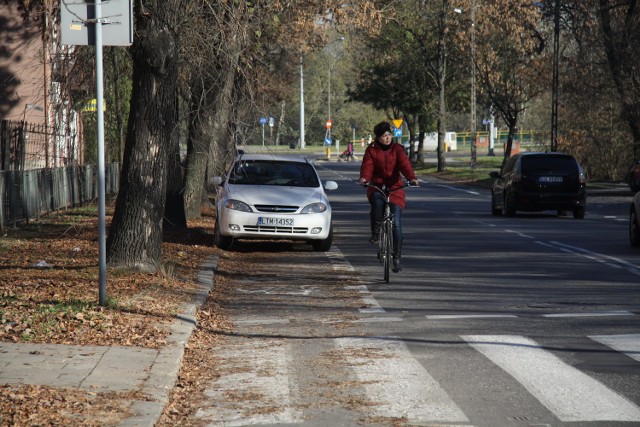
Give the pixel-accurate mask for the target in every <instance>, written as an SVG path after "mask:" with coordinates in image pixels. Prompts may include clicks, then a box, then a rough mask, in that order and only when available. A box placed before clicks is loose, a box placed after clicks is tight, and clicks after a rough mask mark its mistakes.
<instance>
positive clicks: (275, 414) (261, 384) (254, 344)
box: [196, 339, 304, 426]
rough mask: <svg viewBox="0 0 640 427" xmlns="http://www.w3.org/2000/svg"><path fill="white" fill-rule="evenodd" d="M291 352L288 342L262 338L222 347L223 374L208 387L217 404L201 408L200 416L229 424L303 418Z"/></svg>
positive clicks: (292, 421)
mask: <svg viewBox="0 0 640 427" xmlns="http://www.w3.org/2000/svg"><path fill="white" fill-rule="evenodd" d="M289 352H290V345H289V344H288V343H286V342H282V341H269V340H259V339H255V340H244V342H243V344H240V345H238V346H237V347H236V346H233V345H232V346H231V347H230V348H229V349H226V350H218V351H217V355H218V356H219V360H220V364H221V368H222V369H221V372H222V375H221V376H220V377H219V378H218V379H217V380H216V381H215V382H213V383H212V384H210V386H209V388H208V389H207V390H206V391H205V395H206V396H207V397H210V398H212V399H211V401H212V402H216V403H215V405H216V406H215V407H211V408H200V409H198V411H197V413H196V417H198V418H204V419H205V420H206V421H209V422H211V423H212V424H213V425H225V426H245V425H251V424H294V423H299V422H300V423H301V422H303V421H304V418H303V414H302V413H301V412H300V411H298V410H295V409H293V408H292V407H291V392H290V389H289V372H288V368H287V366H288V363H289V361H288V359H287V354H289ZM227 365H228V367H227ZM226 368H228V369H227V370H228V372H225V369H226ZM234 396H236V397H237V396H241V397H243V400H242V402H238V401H237V400H234ZM236 399H237V398H236Z"/></svg>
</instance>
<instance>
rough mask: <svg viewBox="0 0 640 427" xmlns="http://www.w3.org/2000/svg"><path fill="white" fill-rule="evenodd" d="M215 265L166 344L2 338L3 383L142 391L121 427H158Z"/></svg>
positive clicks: (207, 268) (202, 274) (211, 263)
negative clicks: (145, 345)
mask: <svg viewBox="0 0 640 427" xmlns="http://www.w3.org/2000/svg"><path fill="white" fill-rule="evenodd" d="M216 265H217V258H215V257H212V258H209V259H208V260H207V261H206V262H205V263H204V264H203V265H202V267H201V269H200V271H199V273H198V284H199V285H200V290H199V291H198V293H197V295H196V298H195V300H194V301H193V302H192V303H191V304H189V305H188V306H186V307H185V308H184V309H183V312H182V313H181V314H180V315H178V316H177V318H176V320H175V321H174V322H173V325H172V326H171V335H170V336H169V337H168V338H167V345H166V346H164V347H163V348H160V349H149V348H141V347H115V346H114V347H110V346H69V345H58V344H31V343H7V342H0V383H3V384H35V385H46V386H52V387H61V388H62V387H74V388H79V389H86V390H89V391H91V392H107V391H113V392H127V391H141V392H142V393H143V394H144V395H145V397H146V400H141V401H132V402H131V406H130V411H131V413H133V416H131V417H130V418H127V419H126V420H124V421H123V422H122V423H120V426H123V427H129V426H136V427H139V426H154V425H155V424H156V422H157V421H158V419H159V418H160V416H161V415H162V411H163V409H164V407H165V405H166V404H167V403H168V401H169V393H170V392H171V390H172V389H173V387H174V386H175V384H176V381H177V378H178V372H179V370H180V364H181V362H182V357H183V355H184V348H185V345H186V343H187V341H188V340H189V337H190V336H191V334H192V332H193V331H194V329H195V327H196V324H197V321H196V317H195V315H196V311H197V309H198V307H199V306H200V305H202V304H203V303H204V302H205V300H206V298H207V295H208V294H209V291H210V290H211V289H212V287H213V275H214V272H215V269H216Z"/></svg>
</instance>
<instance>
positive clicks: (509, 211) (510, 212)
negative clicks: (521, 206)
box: [504, 194, 516, 216]
mask: <svg viewBox="0 0 640 427" xmlns="http://www.w3.org/2000/svg"><path fill="white" fill-rule="evenodd" d="M504 214H505V215H506V216H516V207H515V206H513V203H511V202H509V195H508V194H505V196H504Z"/></svg>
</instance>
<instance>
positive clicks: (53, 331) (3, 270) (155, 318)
mask: <svg viewBox="0 0 640 427" xmlns="http://www.w3.org/2000/svg"><path fill="white" fill-rule="evenodd" d="M109 220H110V217H108V218H107V221H109ZM97 223H98V217H97V212H96V211H95V209H91V208H86V207H85V208H80V209H77V210H69V211H63V212H60V213H55V214H51V215H48V216H44V217H42V218H41V219H40V220H39V221H34V222H31V223H30V224H23V225H20V226H18V227H17V228H15V229H14V228H9V229H5V231H4V234H3V235H2V237H0V340H1V341H13V342H33V343H54V344H79V345H82V344H91V345H123V346H141V347H148V348H157V347H159V346H162V345H163V344H164V343H165V341H166V337H167V334H168V328H167V326H168V322H170V321H171V320H172V319H173V318H174V317H175V314H176V313H178V312H179V311H180V309H181V307H182V306H183V305H184V304H186V303H188V302H190V301H191V300H192V298H193V292H194V290H195V289H196V287H195V285H194V281H195V277H196V275H197V272H198V269H199V268H200V266H201V265H202V263H203V262H204V260H205V259H206V258H207V257H209V256H211V255H212V253H213V251H214V249H213V247H212V234H211V233H212V226H213V216H212V213H211V212H206V213H205V215H204V216H203V219H202V220H198V221H191V222H190V223H189V228H188V230H181V231H165V239H164V240H165V243H163V246H162V252H163V255H162V264H161V265H160V266H159V267H158V269H157V272H156V273H153V274H150V273H141V272H137V271H133V270H114V269H108V270H107V298H108V306H107V307H103V306H100V305H99V304H98V294H99V280H98V231H97Z"/></svg>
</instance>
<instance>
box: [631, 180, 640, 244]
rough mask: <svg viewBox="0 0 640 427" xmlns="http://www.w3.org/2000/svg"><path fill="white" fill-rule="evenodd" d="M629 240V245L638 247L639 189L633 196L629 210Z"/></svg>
mask: <svg viewBox="0 0 640 427" xmlns="http://www.w3.org/2000/svg"><path fill="white" fill-rule="evenodd" d="M629 242H631V246H634V247H636V248H638V247H640V191H638V192H637V193H636V194H635V196H633V201H632V202H631V209H630V210H629Z"/></svg>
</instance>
